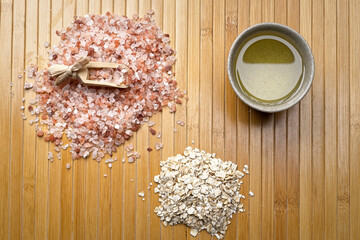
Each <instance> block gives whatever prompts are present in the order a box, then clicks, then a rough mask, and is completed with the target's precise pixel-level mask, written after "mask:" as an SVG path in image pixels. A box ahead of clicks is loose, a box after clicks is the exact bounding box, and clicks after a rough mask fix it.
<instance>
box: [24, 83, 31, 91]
mask: <svg viewBox="0 0 360 240" xmlns="http://www.w3.org/2000/svg"><path fill="white" fill-rule="evenodd" d="M31 88H33V85H32V83H28V82H26V83H25V84H24V89H25V90H29V89H31Z"/></svg>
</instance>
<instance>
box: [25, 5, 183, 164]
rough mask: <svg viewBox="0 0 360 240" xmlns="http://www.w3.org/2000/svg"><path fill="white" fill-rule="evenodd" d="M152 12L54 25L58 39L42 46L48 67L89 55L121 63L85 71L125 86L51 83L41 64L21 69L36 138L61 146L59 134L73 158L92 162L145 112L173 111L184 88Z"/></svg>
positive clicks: (122, 139) (136, 126)
mask: <svg viewBox="0 0 360 240" xmlns="http://www.w3.org/2000/svg"><path fill="white" fill-rule="evenodd" d="M152 14H153V11H151V10H149V11H148V13H147V14H146V15H145V16H144V17H143V18H139V16H138V15H134V16H133V18H127V17H125V16H121V17H120V16H115V15H111V14H110V13H107V14H106V15H85V16H83V17H75V20H74V22H73V24H72V25H71V26H70V27H68V28H66V29H63V30H61V31H57V32H56V33H57V35H58V36H59V37H60V38H61V40H60V43H59V45H58V46H55V47H53V48H52V49H51V50H50V51H49V63H48V65H49V66H50V65H52V64H64V65H72V64H74V63H75V62H76V61H77V60H79V59H80V58H81V57H85V56H88V57H90V58H91V61H97V62H116V63H121V64H124V65H126V66H128V67H129V70H128V71H121V70H120V69H102V70H101V69H100V70H91V71H90V73H89V74H90V76H89V78H90V79H95V80H104V81H108V82H114V83H116V84H120V83H124V84H126V85H128V86H129V88H127V89H116V88H95V87H87V86H86V85H84V84H82V83H81V82H80V81H79V80H76V79H72V80H71V79H70V80H69V81H68V82H67V83H64V84H63V85H61V86H55V85H54V81H55V78H50V76H49V74H48V72H47V71H46V69H41V70H40V69H38V67H36V66H31V67H30V68H29V69H28V76H29V77H30V78H34V79H35V82H34V83H25V89H26V90H30V89H32V90H33V91H35V92H36V98H35V99H30V100H29V102H27V103H29V104H30V105H29V106H28V108H27V110H28V111H29V112H30V113H31V115H32V116H34V118H32V119H29V122H30V123H31V124H34V123H35V125H36V130H37V135H38V136H39V137H43V138H44V140H45V141H51V142H54V143H55V145H56V148H55V150H56V151H60V148H61V147H63V148H66V147H64V146H63V142H62V137H63V134H64V133H65V134H66V135H67V137H68V138H69V139H70V140H71V143H70V147H71V153H72V158H73V159H78V158H80V157H83V158H86V157H88V156H91V157H92V158H93V159H96V160H98V161H99V160H101V158H102V157H104V155H105V154H106V153H108V154H110V155H111V154H112V153H113V152H116V146H119V145H121V144H123V143H124V142H125V141H126V140H127V139H129V138H130V137H131V136H132V135H133V133H134V132H136V131H137V130H138V129H139V128H140V126H141V125H142V124H144V122H146V121H149V117H151V116H152V115H153V113H155V112H157V111H162V108H163V107H165V106H168V107H169V109H170V112H175V111H176V104H177V103H178V104H180V103H181V100H180V98H181V97H183V96H184V94H183V93H182V92H180V90H179V89H178V87H177V82H176V81H175V77H174V73H173V72H172V71H171V70H172V66H173V64H174V62H175V52H174V50H173V49H172V48H171V47H170V44H169V41H170V38H169V35H168V34H164V33H163V32H162V31H161V29H160V28H159V27H158V26H156V24H155V22H154V19H153V18H152ZM25 110H26V109H25ZM21 111H24V108H23V109H21ZM22 115H23V118H24V120H25V119H26V117H25V116H24V113H22Z"/></svg>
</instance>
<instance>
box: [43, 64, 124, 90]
mask: <svg viewBox="0 0 360 240" xmlns="http://www.w3.org/2000/svg"><path fill="white" fill-rule="evenodd" d="M118 67H120V68H122V69H127V70H129V68H128V67H127V66H125V65H124V64H119V63H109V62H90V58H88V57H85V58H81V59H79V60H78V61H77V62H76V63H75V64H73V65H71V66H66V65H61V64H54V65H52V66H50V67H49V69H48V72H49V73H50V76H51V77H54V76H58V77H57V79H56V80H55V85H60V84H62V83H63V82H64V81H65V80H66V79H67V78H68V77H74V78H75V77H77V78H80V80H81V81H82V82H83V83H84V84H86V85H89V86H97V87H115V88H128V87H129V86H127V85H125V84H120V85H117V84H115V83H110V82H105V81H97V80H90V79H88V77H89V68H118Z"/></svg>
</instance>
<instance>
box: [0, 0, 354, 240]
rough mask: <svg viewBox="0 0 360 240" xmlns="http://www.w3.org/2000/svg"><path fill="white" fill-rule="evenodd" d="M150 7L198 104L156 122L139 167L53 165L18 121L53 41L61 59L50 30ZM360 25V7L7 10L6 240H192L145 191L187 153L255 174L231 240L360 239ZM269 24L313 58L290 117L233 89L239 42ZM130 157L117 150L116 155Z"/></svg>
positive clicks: (344, 2) (129, 5)
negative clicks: (234, 49) (165, 166)
mask: <svg viewBox="0 0 360 240" xmlns="http://www.w3.org/2000/svg"><path fill="white" fill-rule="evenodd" d="M150 8H151V9H153V10H154V11H155V19H156V22H157V24H158V25H160V26H161V27H162V29H163V30H164V32H166V33H169V34H170V38H171V44H172V46H173V47H174V48H175V49H176V51H177V62H176V69H175V71H176V78H177V81H178V82H179V85H180V87H181V88H182V89H186V90H187V92H188V96H189V99H190V100H189V101H188V102H187V103H184V104H183V105H182V106H181V107H179V108H178V111H177V112H176V114H175V115H174V114H169V113H168V111H164V112H163V113H162V114H156V115H155V116H154V117H153V119H152V120H153V121H155V122H156V125H155V129H156V130H157V131H161V132H162V133H163V134H162V142H164V143H165V144H164V149H163V150H162V151H161V152H160V151H152V152H151V153H148V152H147V151H146V148H147V147H148V146H153V145H154V144H155V143H156V142H158V140H157V139H156V138H154V137H153V136H151V135H150V134H149V133H148V129H147V127H143V128H141V129H140V130H139V131H138V133H137V134H136V136H135V137H133V138H131V140H130V141H129V143H133V144H134V145H135V146H136V148H137V151H138V152H139V153H141V155H142V157H141V158H140V159H139V160H138V161H137V162H136V163H134V164H129V163H122V162H121V161H117V162H116V163H115V164H114V165H113V167H112V168H111V169H110V168H109V167H108V166H107V165H106V164H105V163H104V162H101V163H97V162H96V161H93V160H88V161H86V160H78V161H72V160H71V158H70V154H69V153H68V152H65V151H64V152H63V153H62V155H63V159H62V160H61V161H58V160H54V162H53V163H50V162H49V161H48V160H47V153H48V151H49V150H54V147H53V146H52V145H48V144H47V143H45V142H44V141H42V140H40V139H38V138H37V137H36V136H35V132H34V128H33V127H32V126H30V125H29V124H28V123H27V122H23V120H22V118H21V117H20V115H19V114H20V112H19V108H20V106H21V105H23V102H22V98H23V97H25V98H26V99H27V100H26V101H28V100H29V99H31V98H33V97H34V95H33V93H30V92H26V93H24V90H23V85H24V82H25V81H28V79H27V78H26V77H25V74H24V72H23V71H24V69H25V67H26V66H27V65H29V64H30V63H38V64H40V65H42V66H44V65H45V64H46V62H47V50H48V49H46V48H45V47H44V42H45V41H49V42H50V43H51V46H55V45H56V44H57V42H58V41H59V39H58V37H57V36H56V34H55V31H56V30H58V29H61V28H62V27H66V26H68V25H69V24H70V22H71V20H72V16H73V15H83V14H86V13H97V14H100V13H102V14H104V13H106V12H107V11H110V12H114V13H116V14H127V15H128V16H132V14H134V13H139V14H140V15H144V14H145V12H146V11H147V10H148V9H150ZM359 12H360V2H359V1H358V0H326V1H325V0H300V1H298V0H251V1H250V0H238V1H236V0H226V1H222V0H213V1H211V0H202V1H200V0H179V1H175V0H128V1H125V0H124V1H122V0H103V1H99V0H93V1H92V0H89V1H88V0H63V1H58V0H52V1H51V0H13V1H11V0H1V13H0V19H1V20H0V21H1V22H0V26H1V28H0V72H1V77H0V78H1V81H0V86H1V87H0V89H1V90H0V91H1V96H2V104H1V105H0V111H1V114H0V143H1V150H0V153H1V167H0V178H1V182H0V239H20V238H22V239H33V238H36V239H60V238H61V239H126V240H128V239H140V240H142V239H164V240H168V239H192V237H191V236H190V234H189V229H188V228H186V227H185V226H183V225H179V226H175V227H171V226H168V227H164V226H162V225H161V224H160V221H159V218H158V217H157V216H156V215H155V214H154V213H153V210H154V208H155V207H156V206H158V204H159V202H158V196H157V195H155V194H154V193H153V187H152V188H151V190H148V186H149V183H150V182H153V180H152V179H153V177H154V176H155V175H157V174H158V173H159V171H160V166H159V161H160V160H165V159H166V158H167V157H169V156H172V155H174V154H177V153H181V152H182V151H183V150H184V148H185V147H186V146H188V145H192V146H196V147H199V148H201V149H204V150H206V151H209V152H216V153H217V155H218V156H220V157H221V158H222V159H224V160H231V161H234V162H236V163H237V164H238V165H239V166H240V167H242V166H243V165H244V164H249V167H250V176H248V177H247V178H245V179H244V184H243V186H242V189H241V191H242V194H244V195H246V196H248V192H249V190H251V191H252V192H254V194H255V197H253V198H251V199H250V200H249V197H247V199H246V200H245V201H244V203H245V209H246V212H245V213H242V214H237V215H235V216H234V218H233V219H232V223H231V225H230V226H229V229H228V231H227V233H226V236H225V239H291V240H292V239H324V238H325V239H360V228H359V222H360V188H359V184H360V157H359V156H360V150H359V149H360V114H359V111H360V95H359V93H358V92H359V91H360V80H359V76H360V68H359V66H360V57H359V56H360V28H359V25H360V15H359ZM260 22H278V23H282V24H286V25H288V26H290V27H292V28H293V29H295V30H296V31H298V32H300V33H301V34H302V35H303V36H304V37H305V39H306V40H307V41H308V43H309V44H310V45H311V47H312V50H313V53H314V57H315V63H316V74H315V79H314V83H313V86H312V89H311V90H310V92H309V93H308V94H307V96H306V97H305V99H303V100H302V101H301V103H300V104H298V105H296V106H294V107H293V108H291V109H289V110H288V111H284V112H281V113H276V114H262V113H259V112H257V111H254V110H251V109H249V108H248V107H247V106H246V105H244V104H243V103H242V102H241V101H240V100H239V99H238V98H237V97H236V95H235V94H234V92H233V90H232V88H231V86H230V84H229V82H228V79H227V73H226V61H227V54H228V51H229V49H230V47H231V44H232V41H233V40H234V39H235V38H236V37H237V35H238V34H239V33H240V32H242V31H243V30H244V29H245V28H247V27H249V26H251V25H254V24H256V23H260ZM19 74H21V75H23V77H22V78H21V79H19V78H18V75H19ZM11 82H12V87H10V83H11ZM24 94H25V95H24ZM177 120H182V121H185V122H186V125H185V126H184V127H180V126H179V125H177V124H176V121H177ZM174 128H177V132H176V133H175V132H174V131H173V129H174ZM192 141H194V144H192ZM123 155H124V147H123V146H122V147H120V149H119V151H118V153H117V154H116V156H117V157H118V158H119V159H122V157H123ZM67 163H70V164H71V169H70V170H66V167H65V166H66V164H67ZM104 174H106V175H107V177H104ZM141 191H144V192H145V201H143V200H142V199H141V198H140V197H138V195H137V194H138V193H139V192H141ZM198 238H199V239H210V235H209V234H207V233H206V232H204V231H203V232H201V233H200V235H199V237H198ZM213 239H214V238H213Z"/></svg>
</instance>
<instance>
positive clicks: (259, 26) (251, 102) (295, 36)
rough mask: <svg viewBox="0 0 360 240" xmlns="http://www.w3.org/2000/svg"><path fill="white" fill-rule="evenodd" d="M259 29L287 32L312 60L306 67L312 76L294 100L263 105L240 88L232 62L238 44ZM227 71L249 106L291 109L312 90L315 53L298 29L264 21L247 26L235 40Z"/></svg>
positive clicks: (277, 109)
mask: <svg viewBox="0 0 360 240" xmlns="http://www.w3.org/2000/svg"><path fill="white" fill-rule="evenodd" d="M279 29H281V30H282V31H279ZM257 30H260V31H264V30H272V31H277V32H280V33H282V34H285V35H287V36H288V37H289V38H290V39H292V40H294V41H295V42H298V43H300V44H301V50H302V51H303V52H304V53H305V54H306V55H308V57H309V60H310V68H309V69H306V70H308V71H309V72H310V75H309V76H310V77H309V79H307V80H305V81H304V84H305V86H304V91H302V92H301V93H299V92H298V93H296V94H295V95H294V97H295V98H293V101H289V102H283V103H281V104H279V105H261V104H259V103H257V102H256V101H254V100H252V99H251V98H249V97H247V96H246V94H245V93H244V92H243V91H241V90H239V89H240V87H239V86H238V83H237V80H236V77H235V76H233V73H232V63H233V61H236V56H235V55H236V52H237V50H238V45H240V44H241V43H242V41H243V40H245V39H246V38H247V37H248V36H250V35H251V34H254V33H255V32H256V31H257ZM242 39H243V40H242ZM300 44H299V45H300ZM227 72H228V77H229V81H230V84H231V86H232V88H233V90H234V92H235V93H236V95H237V96H238V97H239V98H240V99H241V100H242V101H243V102H244V103H245V104H246V105H248V106H249V107H251V108H253V109H256V110H258V111H261V112H268V113H273V112H280V111H284V110H286V109H289V108H291V107H292V106H294V105H296V104H297V103H299V102H300V101H301V100H302V99H303V98H304V97H305V95H306V94H307V93H308V91H309V90H310V88H311V85H312V82H313V79H314V75H315V61H314V55H313V53H312V51H311V48H310V46H309V44H308V43H307V41H306V40H305V39H304V38H303V37H302V36H301V35H300V34H299V33H298V32H297V31H295V30H294V29H292V28H290V27H288V26H286V25H283V24H280V23H273V22H264V23H259V24H255V25H253V26H250V27H248V28H246V29H245V30H244V31H243V32H241V33H240V34H239V35H238V36H237V38H236V39H235V40H234V42H233V44H232V46H231V48H230V51H229V55H228V60H227Z"/></svg>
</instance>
